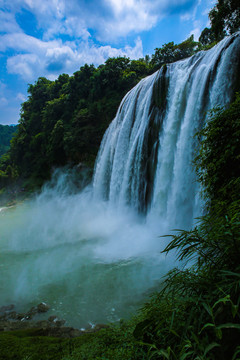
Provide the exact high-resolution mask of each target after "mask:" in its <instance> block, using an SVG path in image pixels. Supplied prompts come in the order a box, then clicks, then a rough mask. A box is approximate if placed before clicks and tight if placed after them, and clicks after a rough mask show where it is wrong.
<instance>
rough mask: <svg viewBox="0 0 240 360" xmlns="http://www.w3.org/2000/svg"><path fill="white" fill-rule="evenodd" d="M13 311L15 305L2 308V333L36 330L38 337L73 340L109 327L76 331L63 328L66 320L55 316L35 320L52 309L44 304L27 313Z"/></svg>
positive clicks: (101, 325)
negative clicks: (36, 316)
mask: <svg viewBox="0 0 240 360" xmlns="http://www.w3.org/2000/svg"><path fill="white" fill-rule="evenodd" d="M13 309H14V305H8V306H2V307H1V308H0V332H1V331H14V330H27V329H36V332H35V335H37V336H53V337H61V338H73V337H78V336H81V335H84V334H89V333H95V332H97V331H99V330H101V329H104V328H107V327H108V325H105V324H96V325H94V326H92V327H90V328H88V329H86V330H79V329H74V328H72V327H68V326H63V325H64V324H65V320H63V319H59V318H58V317H57V316H55V315H51V316H49V317H48V319H47V320H40V321H37V320H34V319H33V317H34V316H35V315H37V314H42V313H46V312H47V311H48V310H49V309H50V306H49V305H47V304H46V303H44V302H42V303H40V304H38V305H37V306H34V307H32V308H31V309H30V310H29V311H27V312H26V313H17V312H16V311H14V310H13Z"/></svg>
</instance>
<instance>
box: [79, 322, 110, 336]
mask: <svg viewBox="0 0 240 360" xmlns="http://www.w3.org/2000/svg"><path fill="white" fill-rule="evenodd" d="M107 328H109V326H108V325H106V324H96V325H93V326H91V328H88V329H86V330H83V332H84V333H86V334H91V333H95V332H98V331H100V330H102V329H107Z"/></svg>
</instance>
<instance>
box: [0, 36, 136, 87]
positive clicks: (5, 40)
mask: <svg viewBox="0 0 240 360" xmlns="http://www.w3.org/2000/svg"><path fill="white" fill-rule="evenodd" d="M8 49H17V50H18V51H20V52H24V53H21V54H17V55H12V56H10V57H9V58H8V60H7V69H8V72H9V73H11V74H18V75H20V76H21V77H22V78H23V79H24V80H25V81H32V80H34V79H36V78H37V77H38V76H47V77H49V78H50V79H55V78H56V77H57V76H58V74H59V73H61V72H66V73H73V72H74V71H76V69H78V68H79V67H80V66H81V65H83V64H85V63H93V64H95V65H99V64H101V63H104V61H105V60H106V59H107V58H108V57H114V56H115V57H116V56H127V57H130V58H132V59H134V58H139V57H142V56H143V49H142V41H141V39H140V38H139V37H138V38H137V40H136V42H135V45H134V46H132V47H131V46H126V47H124V48H120V49H118V48H115V47H112V46H109V45H105V46H97V45H94V44H92V43H90V42H88V41H78V42H77V41H71V42H70V41H68V42H66V43H63V42H62V40H61V39H58V40H54V41H43V40H39V39H36V38H34V37H32V36H29V35H26V34H23V33H19V34H7V35H3V36H2V37H0V50H1V51H6V50H8ZM29 51H31V52H29ZM26 52H27V53H26Z"/></svg>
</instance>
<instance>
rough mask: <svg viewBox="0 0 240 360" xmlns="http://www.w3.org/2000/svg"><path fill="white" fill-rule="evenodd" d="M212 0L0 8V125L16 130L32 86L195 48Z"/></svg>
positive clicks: (71, 1) (46, 1)
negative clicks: (186, 44) (170, 48)
mask: <svg viewBox="0 0 240 360" xmlns="http://www.w3.org/2000/svg"><path fill="white" fill-rule="evenodd" d="M214 3H215V1H214V0H11V1H10V0H0V124H8V125H9V124H16V123H17V122H18V120H19V114H20V109H21V103H22V102H24V101H26V100H27V96H28V93H27V89H28V84H34V82H35V81H36V80H37V79H38V77H39V76H45V77H46V78H48V79H50V80H55V79H56V78H57V77H58V76H59V75H60V74H62V73H67V74H69V75H72V74H73V73H74V72H75V71H77V70H79V68H80V67H81V66H82V65H84V64H85V63H87V64H94V65H95V66H98V65H100V64H103V63H104V62H105V61H106V60H107V58H108V57H117V56H127V57H129V58H131V59H139V58H141V57H144V56H145V55H147V54H149V55H151V54H153V53H154V49H155V48H157V47H161V46H162V45H163V44H165V43H168V42H170V41H174V42H175V43H180V42H182V41H183V40H185V39H187V38H188V37H189V36H190V35H191V34H194V38H195V40H198V37H199V35H200V33H201V31H202V30H203V29H204V28H205V27H206V26H209V19H208V13H209V10H210V9H211V8H213V6H214Z"/></svg>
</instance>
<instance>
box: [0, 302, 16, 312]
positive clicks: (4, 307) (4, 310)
mask: <svg viewBox="0 0 240 360" xmlns="http://www.w3.org/2000/svg"><path fill="white" fill-rule="evenodd" d="M12 309H14V305H13V304H11V305H7V306H2V307H0V313H5V312H6V311H11V310H12Z"/></svg>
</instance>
